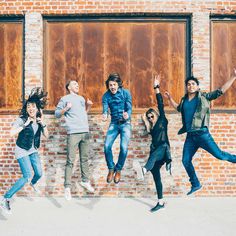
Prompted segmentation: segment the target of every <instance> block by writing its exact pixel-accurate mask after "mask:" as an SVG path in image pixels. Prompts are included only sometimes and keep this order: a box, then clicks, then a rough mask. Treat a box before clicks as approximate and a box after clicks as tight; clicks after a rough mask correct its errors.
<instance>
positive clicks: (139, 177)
mask: <svg viewBox="0 0 236 236" xmlns="http://www.w3.org/2000/svg"><path fill="white" fill-rule="evenodd" d="M133 168H134V170H135V171H136V173H137V180H138V181H143V180H144V176H143V173H142V167H141V166H140V164H139V163H138V162H134V163H133Z"/></svg>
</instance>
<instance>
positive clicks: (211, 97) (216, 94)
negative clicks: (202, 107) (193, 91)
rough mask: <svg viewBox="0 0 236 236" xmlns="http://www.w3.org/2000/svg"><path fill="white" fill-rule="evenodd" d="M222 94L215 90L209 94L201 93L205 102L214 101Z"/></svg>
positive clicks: (220, 91)
mask: <svg viewBox="0 0 236 236" xmlns="http://www.w3.org/2000/svg"><path fill="white" fill-rule="evenodd" d="M222 94H223V92H222V90H221V89H217V90H215V91H212V92H209V93H203V95H204V96H205V97H206V99H207V100H209V101H211V100H214V99H217V98H218V97H220V96H221V95H222Z"/></svg>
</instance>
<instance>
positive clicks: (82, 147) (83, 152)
mask: <svg viewBox="0 0 236 236" xmlns="http://www.w3.org/2000/svg"><path fill="white" fill-rule="evenodd" d="M79 135H80V138H79V139H80V142H79V157H80V169H81V178H82V181H83V182H88V181H89V178H90V173H89V164H88V152H89V134H88V133H86V134H79Z"/></svg>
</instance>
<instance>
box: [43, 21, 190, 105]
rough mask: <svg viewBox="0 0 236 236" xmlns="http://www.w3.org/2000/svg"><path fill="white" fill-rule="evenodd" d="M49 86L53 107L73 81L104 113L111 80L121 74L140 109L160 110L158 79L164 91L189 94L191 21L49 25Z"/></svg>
mask: <svg viewBox="0 0 236 236" xmlns="http://www.w3.org/2000/svg"><path fill="white" fill-rule="evenodd" d="M45 29H46V30H45V32H46V34H45V42H46V43H45V49H46V51H45V83H46V88H47V90H48V92H49V99H50V100H49V107H50V108H51V109H54V106H55V105H56V104H57V102H58V100H59V98H60V97H61V96H63V95H64V94H65V88H64V87H65V83H66V81H67V80H78V81H79V82H80V92H81V93H82V94H83V95H84V96H86V97H88V98H90V99H91V100H92V101H93V102H94V106H93V108H97V109H99V108H101V99H102V95H103V93H104V92H105V90H106V88H105V81H106V79H107V77H108V75H109V74H110V73H111V72H118V73H119V74H120V75H121V78H122V79H123V81H124V87H125V88H128V89H129V90H130V91H131V94H132V97H133V107H134V108H146V107H149V106H155V104H156V101H155V96H154V91H153V81H152V78H153V75H155V74H157V73H161V76H162V84H161V90H162V91H164V90H169V91H170V92H171V93H172V94H173V96H174V98H175V99H177V100H179V98H180V97H181V96H182V95H183V92H184V79H185V76H186V41H187V40H186V22H183V21H182V22H181V21H180V22H178V21H176V22H130V21H129V22H47V21H45Z"/></svg>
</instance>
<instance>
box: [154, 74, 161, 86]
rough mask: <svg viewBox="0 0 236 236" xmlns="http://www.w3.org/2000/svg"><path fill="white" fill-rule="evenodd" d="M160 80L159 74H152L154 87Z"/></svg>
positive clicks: (158, 84)
mask: <svg viewBox="0 0 236 236" xmlns="http://www.w3.org/2000/svg"><path fill="white" fill-rule="evenodd" d="M160 82H161V76H160V75H159V74H158V75H155V76H154V87H156V86H160Z"/></svg>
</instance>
